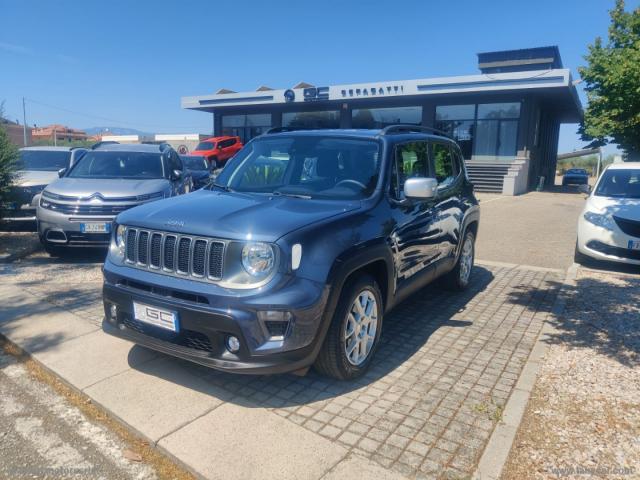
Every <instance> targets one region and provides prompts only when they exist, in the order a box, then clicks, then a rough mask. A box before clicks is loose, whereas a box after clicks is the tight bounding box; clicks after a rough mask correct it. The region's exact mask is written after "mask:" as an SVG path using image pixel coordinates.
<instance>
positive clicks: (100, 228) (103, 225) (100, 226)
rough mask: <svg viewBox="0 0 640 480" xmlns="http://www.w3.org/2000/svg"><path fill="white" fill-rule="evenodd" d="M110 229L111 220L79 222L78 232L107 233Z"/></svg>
mask: <svg viewBox="0 0 640 480" xmlns="http://www.w3.org/2000/svg"><path fill="white" fill-rule="evenodd" d="M110 231H111V222H100V223H81V224H80V232H82V233H109V232H110Z"/></svg>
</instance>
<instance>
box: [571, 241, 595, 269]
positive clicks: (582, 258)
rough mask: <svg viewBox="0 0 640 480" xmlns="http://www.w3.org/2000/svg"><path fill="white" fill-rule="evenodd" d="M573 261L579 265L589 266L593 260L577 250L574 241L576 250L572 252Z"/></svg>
mask: <svg viewBox="0 0 640 480" xmlns="http://www.w3.org/2000/svg"><path fill="white" fill-rule="evenodd" d="M573 261H574V262H576V263H577V264H579V265H585V266H586V265H589V264H590V263H591V262H592V261H593V260H592V259H591V257H588V256H586V255H585V254H584V253H582V252H580V250H578V241H577V240H576V248H575V250H574V251H573Z"/></svg>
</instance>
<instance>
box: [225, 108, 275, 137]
mask: <svg viewBox="0 0 640 480" xmlns="http://www.w3.org/2000/svg"><path fill="white" fill-rule="evenodd" d="M270 128H271V114H270V113H254V114H250V115H224V116H223V117H222V135H230V136H234V137H240V139H241V140H242V141H243V142H248V141H249V140H251V139H252V138H253V137H257V136H258V135H262V134H263V133H264V132H266V131H267V130H269V129H270Z"/></svg>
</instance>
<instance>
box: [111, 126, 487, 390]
mask: <svg viewBox="0 0 640 480" xmlns="http://www.w3.org/2000/svg"><path fill="white" fill-rule="evenodd" d="M478 222H479V207H478V202H477V200H476V198H475V197H474V195H473V186H472V185H471V183H470V182H469V179H468V177H467V174H466V171H465V167H464V162H463V160H462V155H461V153H460V149H459V148H458V146H457V145H456V144H455V142H453V141H452V140H450V139H448V138H446V137H444V136H440V135H433V134H430V133H427V130H426V129H424V128H421V127H414V126H403V125H395V126H391V127H387V128H385V129H383V130H300V131H292V130H291V131H290V130H287V129H275V130H272V131H270V132H269V133H267V134H265V135H262V136H260V137H258V138H255V139H254V140H252V141H251V142H249V143H248V144H247V145H246V146H245V147H244V148H243V149H242V150H241V151H240V152H239V153H238V154H237V155H236V156H235V157H234V158H233V159H232V160H230V161H229V162H228V164H227V165H226V166H225V168H224V170H223V171H222V173H220V175H219V176H218V177H217V179H216V181H215V182H213V183H210V184H209V185H208V186H207V187H205V188H204V189H202V190H199V191H197V192H194V193H191V194H189V195H183V196H180V197H176V198H171V199H166V200H160V201H157V202H153V203H150V204H146V205H142V206H140V207H136V208H134V209H131V210H127V211H126V212H123V213H121V214H120V215H118V217H117V219H116V228H114V229H113V238H112V242H111V246H110V249H109V254H108V256H107V259H106V262H105V265H104V289H103V296H104V308H105V320H104V322H103V329H104V330H105V331H106V332H108V333H110V334H113V335H116V336H118V337H123V338H127V339H130V340H132V341H133V342H136V343H138V344H141V345H144V346H146V347H149V348H152V349H155V350H159V351H161V352H165V353H168V354H170V355H175V356H177V357H181V358H184V359H187V360H191V361H193V362H197V363H200V364H202V365H207V366H210V367H213V368H216V369H220V370H226V371H233V372H240V373H279V372H287V371H306V369H307V368H308V367H310V366H311V365H314V366H315V368H316V369H317V370H318V371H319V372H321V373H324V374H326V375H329V376H332V377H336V378H340V379H352V378H355V377H357V376H359V375H361V374H362V373H363V372H364V371H365V370H366V369H367V367H368V366H369V364H370V363H371V360H372V357H373V355H374V352H375V350H376V346H377V344H378V341H379V339H380V333H381V330H382V322H383V317H384V315H385V313H386V312H389V310H391V309H392V308H393V307H394V306H395V305H397V304H398V303H399V302H401V301H402V300H403V299H404V298H406V297H407V296H408V295H410V294H411V293H413V292H415V291H417V290H419V289H421V288H423V287H424V286H425V285H427V284H428V283H429V282H431V281H432V280H434V279H435V278H437V277H443V278H442V280H443V282H444V283H445V284H446V285H449V286H450V287H452V288H455V289H464V288H465V287H466V286H467V285H468V283H469V279H470V275H471V272H472V268H473V261H474V242H475V238H476V234H477V232H478Z"/></svg>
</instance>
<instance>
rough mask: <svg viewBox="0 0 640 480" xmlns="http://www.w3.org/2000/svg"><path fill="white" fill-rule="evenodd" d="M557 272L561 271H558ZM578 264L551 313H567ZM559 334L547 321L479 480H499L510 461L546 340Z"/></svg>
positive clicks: (489, 444) (478, 473) (476, 475)
mask: <svg viewBox="0 0 640 480" xmlns="http://www.w3.org/2000/svg"><path fill="white" fill-rule="evenodd" d="M555 271H557V270H555ZM577 273H578V265H577V264H576V263H574V264H573V265H572V266H571V267H569V269H568V270H567V273H566V276H565V279H564V281H563V283H562V285H561V286H560V289H559V290H558V296H557V297H556V300H555V302H554V304H553V307H552V309H551V313H552V314H553V315H554V316H556V317H557V316H560V315H562V313H563V312H564V308H565V305H566V297H565V296H564V295H563V292H565V291H566V290H567V288H569V287H571V286H573V285H575V280H576V275H577ZM555 331H556V329H555V327H554V326H553V325H551V324H550V323H548V322H545V323H544V325H543V327H542V330H541V331H540V334H539V335H538V338H537V340H536V343H535V345H534V347H533V349H532V350H531V353H530V354H529V358H528V359H527V362H526V363H525V365H524V368H523V369H522V373H521V374H520V378H518V381H517V383H516V386H515V388H514V390H513V392H512V393H511V396H510V397H509V400H508V401H507V404H506V405H505V409H504V413H503V416H502V421H501V422H500V423H498V425H496V428H495V429H494V430H493V433H492V434H491V437H490V438H489V441H488V442H487V446H486V447H485V449H484V452H483V454H482V457H480V462H479V463H478V467H477V469H476V471H475V473H474V475H473V478H474V479H475V480H498V479H499V478H500V476H501V475H502V470H503V469H504V466H505V464H506V462H507V459H508V458H509V453H510V452H511V447H512V446H513V442H514V440H515V438H516V434H517V433H518V428H519V426H520V422H521V421H522V417H523V416H524V412H525V410H526V408H527V403H528V402H529V397H530V396H531V392H532V391H533V387H534V386H535V383H536V378H537V376H538V372H539V371H540V367H541V365H542V362H543V361H544V357H545V356H546V354H547V351H548V349H549V344H548V343H547V342H546V339H547V338H549V336H550V335H551V334H553V333H554V332H555Z"/></svg>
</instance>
